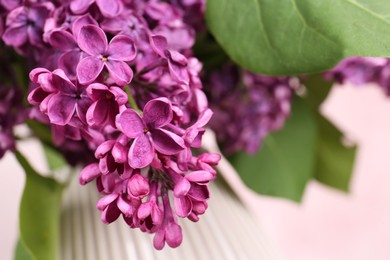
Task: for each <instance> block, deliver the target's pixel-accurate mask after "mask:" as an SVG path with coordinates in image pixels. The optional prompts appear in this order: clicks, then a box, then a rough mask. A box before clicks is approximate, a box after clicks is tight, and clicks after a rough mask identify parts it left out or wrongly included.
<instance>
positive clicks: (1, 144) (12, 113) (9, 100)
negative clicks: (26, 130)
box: [0, 86, 26, 158]
mask: <svg viewBox="0 0 390 260" xmlns="http://www.w3.org/2000/svg"><path fill="white" fill-rule="evenodd" d="M25 115H26V113H25V110H24V108H23V106H22V93H21V91H20V90H19V89H18V88H10V87H5V86H0V158H2V157H3V156H4V154H5V153H6V152H7V151H13V150H14V149H15V138H14V134H13V127H14V126H15V125H17V124H20V123H22V122H23V120H24V118H25Z"/></svg>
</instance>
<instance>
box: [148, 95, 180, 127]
mask: <svg viewBox="0 0 390 260" xmlns="http://www.w3.org/2000/svg"><path fill="white" fill-rule="evenodd" d="M172 117H173V113H172V108H171V104H170V102H169V100H168V99H167V98H158V99H154V100H151V101H149V102H148V103H147V104H146V105H145V107H144V117H143V119H144V121H145V124H146V125H147V126H148V128H150V129H154V128H159V127H162V126H165V125H167V124H168V123H169V122H170V121H171V120H172Z"/></svg>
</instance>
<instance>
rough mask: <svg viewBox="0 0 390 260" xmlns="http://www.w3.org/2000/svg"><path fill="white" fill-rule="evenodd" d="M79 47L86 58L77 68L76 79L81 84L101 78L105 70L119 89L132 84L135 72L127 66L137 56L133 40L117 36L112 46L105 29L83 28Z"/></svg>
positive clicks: (93, 26)
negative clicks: (100, 75) (104, 69)
mask: <svg viewBox="0 0 390 260" xmlns="http://www.w3.org/2000/svg"><path fill="white" fill-rule="evenodd" d="M78 44H79V47H80V49H81V50H83V51H84V52H85V53H86V54H87V56H86V57H85V58H83V59H82V60H81V61H80V62H79V64H78V65H77V69H76V71H77V78H78V80H79V81H80V83H81V84H90V83H92V82H93V81H94V80H96V78H97V77H98V76H99V74H100V73H101V72H102V70H103V67H105V68H107V70H108V72H109V74H110V76H111V77H112V79H113V80H114V81H115V82H116V83H117V84H118V85H120V86H124V85H126V84H129V83H130V81H131V79H132V78H133V71H132V70H131V68H130V67H129V65H128V64H127V63H126V62H128V61H132V60H133V59H134V58H135V56H136V49H135V45H134V43H133V40H132V39H130V38H129V37H128V36H125V35H117V36H115V37H114V38H113V39H112V40H111V41H110V43H109V44H108V43H107V37H106V35H105V33H104V31H103V30H102V29H100V28H99V27H97V26H95V25H85V26H83V27H82V28H81V30H80V34H79V37H78Z"/></svg>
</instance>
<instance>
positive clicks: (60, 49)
mask: <svg viewBox="0 0 390 260" xmlns="http://www.w3.org/2000/svg"><path fill="white" fill-rule="evenodd" d="M0 3H1V5H2V7H4V8H3V9H4V12H3V13H1V14H0V15H1V16H2V18H3V21H4V20H6V23H5V27H4V34H3V41H4V42H6V43H7V44H8V45H11V46H12V47H13V48H14V49H15V50H16V51H17V52H18V53H19V54H21V55H23V56H24V57H25V58H26V60H27V64H28V66H29V69H32V70H31V72H30V81H31V83H30V86H29V93H28V97H27V100H28V102H29V103H30V105H31V106H32V108H31V110H30V111H29V114H28V115H29V117H30V119H32V120H35V121H38V122H40V123H42V124H44V125H47V126H48V127H49V128H50V130H51V133H52V139H53V140H52V144H53V145H54V146H55V147H57V148H58V150H59V151H61V152H62V153H63V154H64V156H65V157H66V159H67V160H68V162H69V163H70V164H71V165H76V164H82V165H84V168H83V170H82V171H81V172H80V175H79V180H80V184H82V185H85V184H87V183H89V182H92V181H94V182H95V183H96V187H97V190H98V191H99V193H100V194H101V195H102V198H101V199H100V200H99V201H98V203H97V208H98V210H100V211H101V219H102V221H103V222H104V223H106V224H109V223H112V222H113V221H116V220H117V219H118V218H119V217H122V218H123V219H124V221H125V222H126V223H127V225H128V226H129V227H131V228H139V229H140V230H141V231H143V232H148V233H153V234H155V237H154V246H155V247H156V248H157V249H162V248H163V247H164V245H165V244H168V245H169V246H171V247H177V246H179V245H180V243H181V242H182V240H183V235H182V231H181V227H180V225H179V222H178V219H177V218H178V217H180V218H187V219H189V220H191V221H198V220H199V218H200V215H202V214H204V213H205V211H206V209H207V201H208V199H209V197H210V193H209V190H208V184H209V183H210V182H211V181H213V180H214V179H215V176H216V171H215V169H214V166H216V165H217V163H218V161H219V160H220V155H218V154H210V153H200V154H199V153H195V152H193V149H198V148H200V147H201V143H202V136H203V133H204V132H205V131H206V130H205V126H206V125H207V124H208V123H209V121H210V119H211V116H212V115H213V112H212V111H211V110H210V109H209V105H208V101H207V97H206V95H205V94H204V92H203V90H202V88H203V86H202V81H201V79H200V73H201V70H202V64H201V63H200V62H199V60H198V59H196V58H195V57H194V56H193V51H192V49H191V48H192V47H193V44H194V42H195V31H197V30H198V28H195V25H194V24H192V23H191V22H189V21H190V20H191V19H192V18H194V17H195V16H196V15H198V14H199V12H200V14H201V15H200V16H199V17H201V18H202V17H203V16H202V15H203V12H204V8H203V7H201V6H204V2H202V1H192V2H191V1H160V0H157V1H154V0H153V1H131V0H115V1H102V0H96V1H95V0H67V1H50V0H42V1H41V0H37V1H8V0H3V1H0ZM3 9H2V10H3ZM190 16H191V17H192V18H189V17H190ZM108 39H110V41H109V40H108ZM5 64H6V63H5ZM133 71H135V73H133ZM0 99H1V97H0ZM0 103H1V102H0ZM0 114H1V113H0ZM5 118H8V117H7V116H2V117H0V119H1V120H0V122H1V124H2V122H5V121H4V120H3V119H5ZM2 120H3V121H2ZM1 124H0V125H1ZM4 125H5V124H4ZM13 125H14V123H12V124H10V127H8V125H7V126H6V127H3V125H1V127H2V129H5V128H7V129H9V130H7V132H4V133H6V135H7V136H5V138H4V137H3V136H0V144H1V145H2V146H1V147H0V152H1V151H4V150H7V149H11V150H12V149H13V145H14V142H13V141H14V140H13V139H12V138H10V137H11V133H12V126H13ZM3 140H5V141H3ZM3 144H4V145H3ZM4 147H5V148H4Z"/></svg>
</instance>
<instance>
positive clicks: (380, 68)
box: [324, 57, 390, 96]
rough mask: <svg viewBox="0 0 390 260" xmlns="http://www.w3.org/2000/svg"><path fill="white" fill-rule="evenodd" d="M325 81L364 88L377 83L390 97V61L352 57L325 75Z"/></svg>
mask: <svg viewBox="0 0 390 260" xmlns="http://www.w3.org/2000/svg"><path fill="white" fill-rule="evenodd" d="M324 77H325V79H328V80H333V81H335V82H337V83H339V84H344V83H351V84H354V85H357V86H362V85H365V84H368V83H375V84H377V85H378V86H379V87H381V88H382V89H383V91H384V92H385V94H386V95H388V96H389V95H390V84H389V83H390V59H388V58H375V57H350V58H347V59H344V60H342V61H341V62H340V63H339V64H337V65H336V66H335V67H334V68H333V69H331V70H330V71H328V72H326V73H324Z"/></svg>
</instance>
